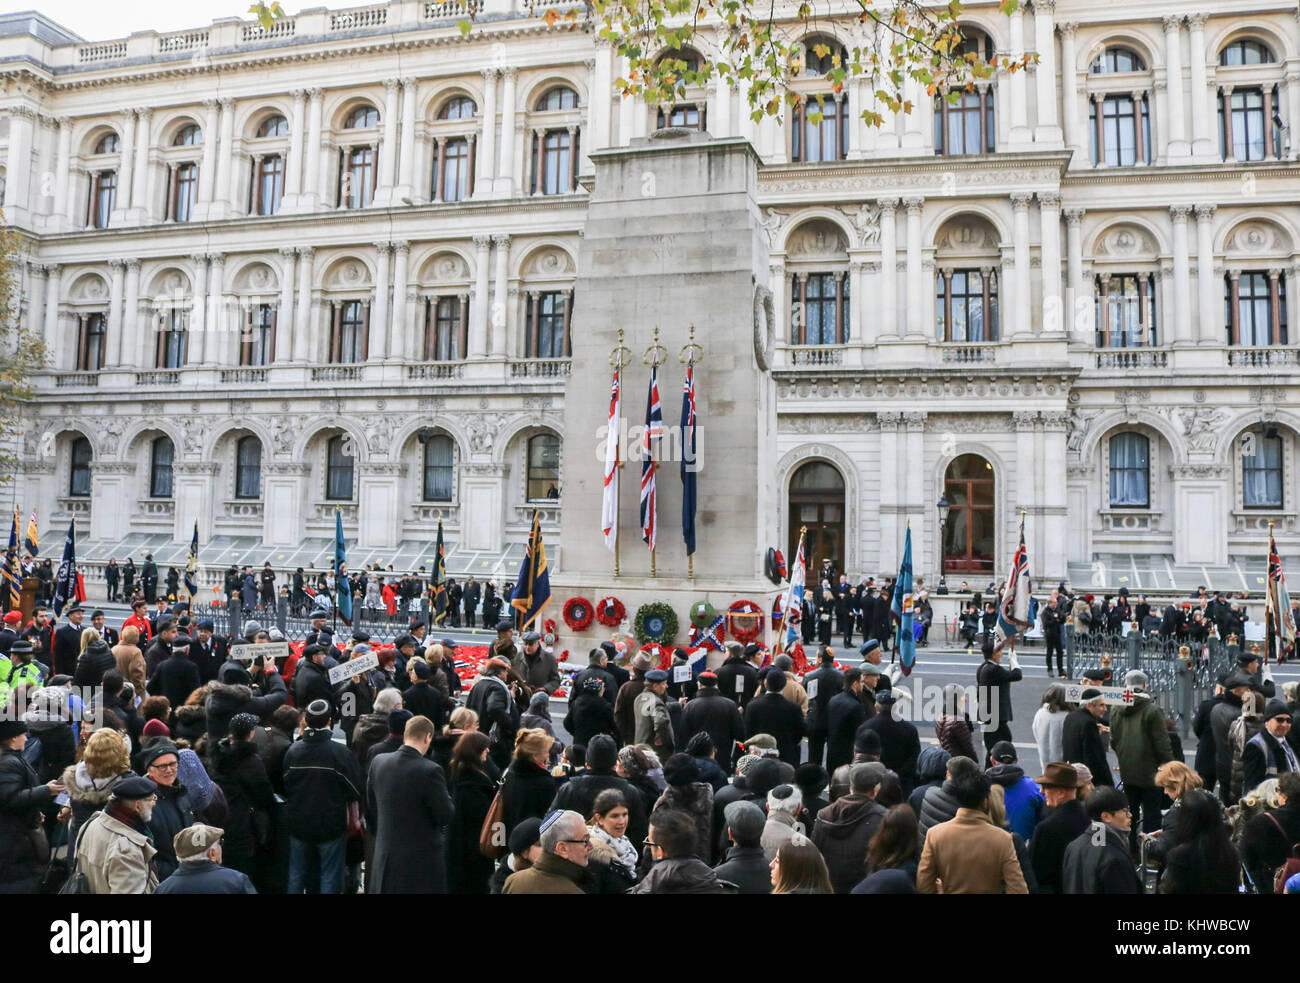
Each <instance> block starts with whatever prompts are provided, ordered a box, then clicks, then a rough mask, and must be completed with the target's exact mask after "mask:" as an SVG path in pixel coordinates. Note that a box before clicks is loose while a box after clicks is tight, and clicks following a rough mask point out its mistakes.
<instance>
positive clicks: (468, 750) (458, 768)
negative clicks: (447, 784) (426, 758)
mask: <svg viewBox="0 0 1300 983" xmlns="http://www.w3.org/2000/svg"><path fill="white" fill-rule="evenodd" d="M491 744H492V742H491V741H490V740H489V739H488V737H487V735H486V734H480V733H478V732H477V731H471V732H469V733H468V734H463V735H461V737H460V739H459V740H458V741H457V742H456V746H455V748H454V749H453V750H452V754H451V768H450V776H449V777H450V779H451V799H452V803H453V805H454V806H455V808H456V814H455V817H454V818H453V819H452V821H451V829H450V831H449V833H448V836H447V857H448V864H447V889H448V890H449V891H450V892H451V893H452V894H487V893H488V881H489V880H491V878H492V871H493V868H494V866H495V865H494V864H493V862H492V861H491V860H489V859H488V858H487V857H485V856H483V854H481V853H480V852H479V848H478V840H479V833H480V831H481V830H482V829H483V820H484V819H485V818H486V817H487V814H488V810H489V809H490V808H491V807H492V799H493V797H494V796H495V795H496V789H497V786H496V782H494V781H493V780H492V779H491V778H489V777H488V774H487V767H486V764H485V762H486V761H487V756H488V749H489V748H490V747H491Z"/></svg>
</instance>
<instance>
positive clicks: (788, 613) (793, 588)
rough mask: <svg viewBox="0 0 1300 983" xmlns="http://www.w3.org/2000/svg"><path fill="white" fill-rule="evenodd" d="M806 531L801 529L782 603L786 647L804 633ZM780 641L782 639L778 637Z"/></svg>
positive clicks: (806, 572) (806, 574) (782, 621)
mask: <svg viewBox="0 0 1300 983" xmlns="http://www.w3.org/2000/svg"><path fill="white" fill-rule="evenodd" d="M803 539H804V532H803V530H802V529H801V530H799V549H798V550H797V552H796V553H795V558H794V567H793V569H791V571H790V587H789V589H788V590H786V592H785V599H784V603H783V604H782V608H783V609H784V610H783V614H782V617H781V624H783V625H784V626H785V647H786V648H789V647H790V646H791V645H793V644H794V643H795V642H797V641H799V639H800V638H801V637H802V635H803V592H804V583H805V580H806V578H807V576H808V571H807V567H806V564H805V563H804V555H803ZM778 641H780V640H779V639H778Z"/></svg>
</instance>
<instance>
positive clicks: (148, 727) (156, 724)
mask: <svg viewBox="0 0 1300 983" xmlns="http://www.w3.org/2000/svg"><path fill="white" fill-rule="evenodd" d="M171 733H172V730H171V728H170V727H168V726H167V724H165V723H164V722H163V721H161V720H156V719H155V720H150V721H149V722H148V723H147V724H145V725H144V731H143V736H144V737H170V736H171Z"/></svg>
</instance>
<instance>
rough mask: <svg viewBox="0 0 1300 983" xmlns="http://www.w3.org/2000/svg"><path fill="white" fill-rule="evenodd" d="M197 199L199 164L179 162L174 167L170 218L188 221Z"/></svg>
mask: <svg viewBox="0 0 1300 983" xmlns="http://www.w3.org/2000/svg"><path fill="white" fill-rule="evenodd" d="M198 200H199V166H198V165H197V164H180V165H178V166H177V168H176V182H175V184H174V186H173V187H172V218H173V219H174V220H175V221H177V222H188V221H189V220H190V218H191V217H192V216H193V214H194V205H195V204H196V203H197V202H198Z"/></svg>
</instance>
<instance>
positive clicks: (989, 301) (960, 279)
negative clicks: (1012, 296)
mask: <svg viewBox="0 0 1300 983" xmlns="http://www.w3.org/2000/svg"><path fill="white" fill-rule="evenodd" d="M934 309H935V313H936V321H937V322H938V324H937V329H938V330H937V333H938V337H939V340H940V341H961V342H969V341H996V340H997V327H998V284H997V277H996V276H995V275H993V274H990V275H989V276H985V275H984V273H983V272H982V271H980V270H952V271H946V270H945V271H940V272H939V273H938V274H937V275H936V276H935V305H934Z"/></svg>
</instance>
